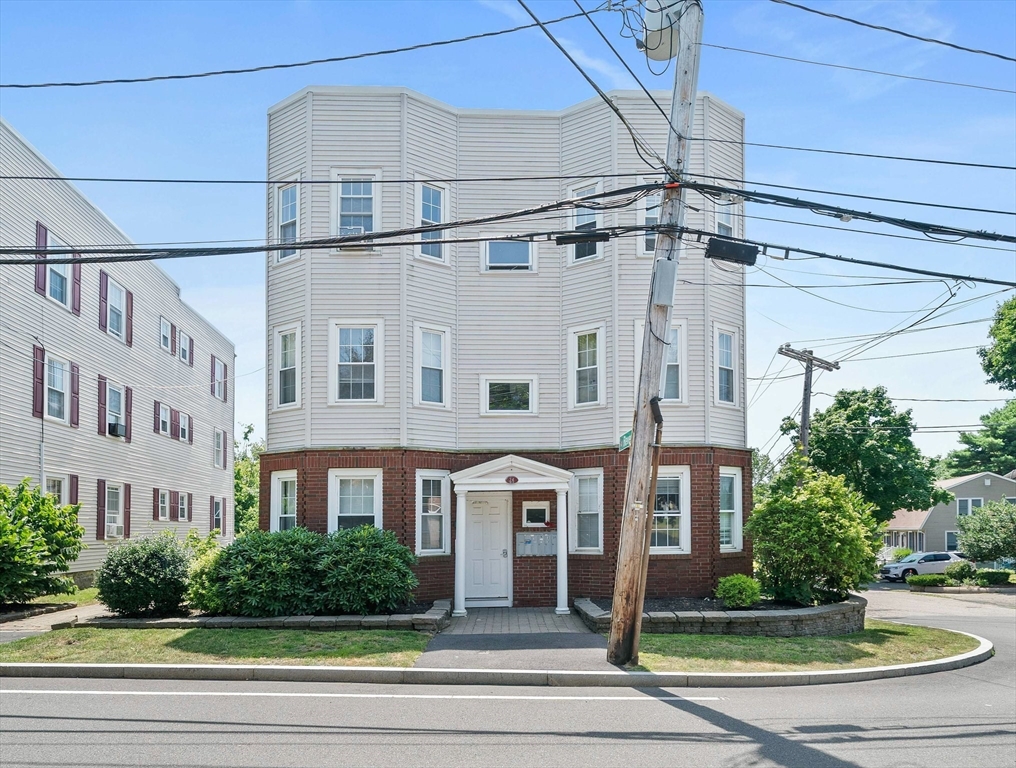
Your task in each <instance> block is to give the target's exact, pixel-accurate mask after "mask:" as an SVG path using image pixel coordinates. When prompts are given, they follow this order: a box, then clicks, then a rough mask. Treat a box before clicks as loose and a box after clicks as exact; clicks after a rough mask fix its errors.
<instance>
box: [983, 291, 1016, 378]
mask: <svg viewBox="0 0 1016 768" xmlns="http://www.w3.org/2000/svg"><path fill="white" fill-rule="evenodd" d="M988 336H990V337H991V343H990V344H989V345H988V346H986V347H982V348H981V349H979V350H977V354H978V356H979V357H980V358H981V367H982V368H983V369H984V372H985V373H986V374H987V375H988V382H989V383H991V384H997V385H998V386H999V387H1001V388H1002V389H1006V390H1009V391H1010V392H1012V391H1016V297H1014V298H1012V299H1009V300H1008V301H1007V302H1005V303H1003V304H1000V305H999V306H998V309H997V310H995V320H994V322H993V323H992V324H991V328H989V329H988Z"/></svg>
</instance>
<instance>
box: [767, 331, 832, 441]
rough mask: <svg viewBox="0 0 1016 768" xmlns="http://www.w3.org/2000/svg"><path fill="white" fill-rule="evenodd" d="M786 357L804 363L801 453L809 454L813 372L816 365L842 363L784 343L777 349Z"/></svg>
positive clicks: (827, 369) (824, 367)
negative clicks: (792, 347) (824, 358)
mask: <svg viewBox="0 0 1016 768" xmlns="http://www.w3.org/2000/svg"><path fill="white" fill-rule="evenodd" d="M777 351H778V352H779V353H780V354H781V355H783V356H784V357H789V358H790V359H791V360H797V361H798V362H801V363H804V396H803V397H802V398H801V454H802V455H804V456H807V455H808V433H809V432H810V431H811V374H812V371H813V370H814V368H815V366H818V367H819V368H821V369H823V370H826V371H835V370H839V367H840V364H839V363H833V362H830V361H828V360H823V359H822V358H821V357H815V355H814V354H813V353H812V351H811V350H810V349H800V350H798V349H791V347H790V345H789V344H784V345H783V346H782V347H780V348H779V349H778V350H777Z"/></svg>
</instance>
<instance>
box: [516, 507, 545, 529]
mask: <svg viewBox="0 0 1016 768" xmlns="http://www.w3.org/2000/svg"><path fill="white" fill-rule="evenodd" d="M549 522H550V504H549V503H547V502H545V501H540V502H533V501H527V502H524V503H523V504H522V525H523V527H525V528H546V527H547V524H548V523H549Z"/></svg>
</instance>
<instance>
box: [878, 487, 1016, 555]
mask: <svg viewBox="0 0 1016 768" xmlns="http://www.w3.org/2000/svg"><path fill="white" fill-rule="evenodd" d="M936 485H937V486H938V487H939V488H942V489H944V490H947V491H949V493H951V494H952V495H953V499H952V501H950V502H948V503H947V504H937V505H936V506H934V507H932V508H931V509H927V510H910V509H901V510H899V511H897V512H896V514H895V515H893V519H892V520H890V521H889V526H888V528H887V529H886V532H885V537H884V542H885V549H884V550H883V552H882V556H883V558H891V556H892V550H894V549H896V548H897V547H907V548H909V549H912V550H913V551H914V552H937V551H946V552H952V551H954V550H957V549H959V548H960V546H959V525H958V524H957V521H958V520H959V518H961V517H963V516H965V515H969V514H970V513H971V512H973V511H974V510H975V509H978V508H980V507H982V506H984V505H985V504H987V503H988V502H989V501H1001V500H1005V501H1009V502H1012V503H1016V480H1014V479H1012V478H1009V477H1003V476H1002V475H996V474H995V473H994V472H978V473H977V474H973V475H962V476H960V477H950V478H948V479H946V480H939V481H938V482H937V483H936Z"/></svg>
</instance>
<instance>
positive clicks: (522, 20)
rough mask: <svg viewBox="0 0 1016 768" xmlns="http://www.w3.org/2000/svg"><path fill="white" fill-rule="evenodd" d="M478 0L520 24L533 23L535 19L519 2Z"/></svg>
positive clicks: (486, 6)
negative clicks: (530, 16)
mask: <svg viewBox="0 0 1016 768" xmlns="http://www.w3.org/2000/svg"><path fill="white" fill-rule="evenodd" d="M477 2H478V3H479V4H480V5H482V6H483V7H484V8H487V9H489V10H491V11H494V12H495V13H500V14H501V15H502V16H507V17H508V18H509V19H511V20H512V21H514V22H516V23H518V24H526V23H532V21H533V20H532V19H531V18H529V14H528V13H526V12H525V11H524V10H522V7H521V6H520V5H519V4H518V3H516V2H513V1H512V0H477Z"/></svg>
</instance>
